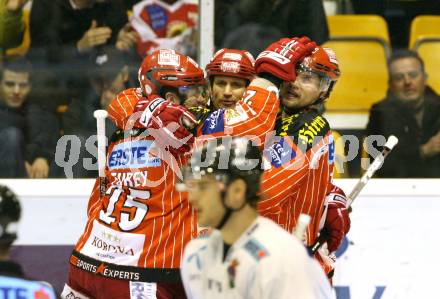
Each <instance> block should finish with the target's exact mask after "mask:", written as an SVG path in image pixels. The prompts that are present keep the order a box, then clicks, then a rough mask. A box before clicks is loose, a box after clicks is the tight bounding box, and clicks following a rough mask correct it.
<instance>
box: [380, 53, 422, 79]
mask: <svg viewBox="0 0 440 299" xmlns="http://www.w3.org/2000/svg"><path fill="white" fill-rule="evenodd" d="M404 58H415V59H417V61H418V62H419V63H420V67H421V70H422V72H423V73H425V63H424V62H423V60H422V58H421V57H420V56H419V54H418V53H417V52H415V51H413V50H408V49H399V50H396V51H394V52H393V54H392V55H391V57H390V58H389V59H388V73H389V74H391V65H392V64H393V63H394V62H395V61H397V60H400V59H404Z"/></svg>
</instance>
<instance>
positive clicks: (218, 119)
mask: <svg viewBox="0 0 440 299" xmlns="http://www.w3.org/2000/svg"><path fill="white" fill-rule="evenodd" d="M224 115H225V110H223V109H220V110H216V111H214V112H212V113H211V114H210V115H209V116H208V118H207V119H206V120H205V122H204V123H203V127H202V133H203V135H207V134H213V133H217V132H223V131H224V128H225V120H224Z"/></svg>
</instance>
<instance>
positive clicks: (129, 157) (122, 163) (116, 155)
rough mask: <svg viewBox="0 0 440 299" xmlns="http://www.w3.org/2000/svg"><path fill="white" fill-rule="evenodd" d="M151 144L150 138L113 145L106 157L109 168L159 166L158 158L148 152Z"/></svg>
mask: <svg viewBox="0 0 440 299" xmlns="http://www.w3.org/2000/svg"><path fill="white" fill-rule="evenodd" d="M152 146H153V141H152V140H139V141H127V142H122V143H119V144H117V145H115V146H114V147H113V149H112V152H111V153H110V155H109V158H108V167H109V169H110V170H115V169H130V168H131V169H133V168H144V167H158V166H160V165H161V160H160V158H159V157H154V156H152V155H151V154H150V149H151V147H152Z"/></svg>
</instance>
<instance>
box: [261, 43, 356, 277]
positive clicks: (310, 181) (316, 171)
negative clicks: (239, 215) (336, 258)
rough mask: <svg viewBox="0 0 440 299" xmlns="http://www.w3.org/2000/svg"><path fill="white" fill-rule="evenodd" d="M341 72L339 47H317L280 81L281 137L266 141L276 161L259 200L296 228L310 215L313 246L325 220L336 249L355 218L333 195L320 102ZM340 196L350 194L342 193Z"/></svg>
mask: <svg viewBox="0 0 440 299" xmlns="http://www.w3.org/2000/svg"><path fill="white" fill-rule="evenodd" d="M257 62H258V58H257ZM257 67H258V66H257ZM339 75H340V71H339V66H338V61H337V59H336V56H335V54H334V52H333V51H332V50H331V49H328V48H322V47H316V48H315V50H314V51H313V53H312V54H311V55H310V56H308V57H306V58H305V59H304V60H303V61H302V62H301V63H299V64H298V65H297V76H296V80H286V81H284V82H283V83H282V84H281V89H280V99H281V105H282V112H281V115H280V117H279V118H278V119H277V122H276V125H275V131H276V134H275V135H276V137H274V138H273V140H272V141H270V140H266V145H267V147H266V148H265V150H266V155H267V157H268V159H269V160H270V161H271V167H270V169H269V170H267V171H266V172H265V173H264V176H263V182H262V190H263V192H264V195H265V197H266V198H265V199H263V200H262V201H261V202H259V205H258V209H259V212H260V213H261V214H262V215H264V216H266V217H268V218H270V219H272V220H274V221H275V222H277V223H278V224H280V225H281V226H282V227H284V228H285V229H286V230H288V231H291V232H292V231H293V229H294V228H295V226H296V225H297V220H298V218H299V215H300V214H301V213H304V214H308V215H310V216H311V222H310V225H309V226H308V228H307V230H306V234H305V236H304V238H305V243H306V245H308V246H310V245H311V244H313V243H314V241H315V240H316V238H317V237H318V233H319V231H320V230H321V229H322V228H323V225H322V224H321V223H324V226H325V227H326V228H327V229H328V231H329V232H330V235H331V238H330V240H329V245H330V249H331V250H336V248H337V247H338V246H339V245H340V242H341V241H342V238H341V235H342V237H343V235H345V234H346V233H347V232H348V229H349V224H350V222H349V218H348V213H347V212H346V207H345V202H343V201H340V200H338V201H335V200H333V199H334V198H335V195H334V193H335V192H336V189H333V187H334V186H333V185H332V184H331V180H332V173H333V162H334V141H333V137H332V135H331V131H330V125H329V123H328V122H327V120H326V119H325V118H324V117H323V116H322V115H320V114H319V113H318V112H317V110H316V105H317V104H319V103H322V102H323V101H324V100H325V99H326V98H327V97H328V96H329V94H330V92H331V90H332V88H333V86H334V84H335V83H336V81H337V79H338V77H339ZM338 190H339V189H338ZM338 192H339V191H338ZM341 192H342V191H341ZM341 192H339V193H341ZM339 197H340V198H345V196H344V197H343V196H342V194H341V195H340V196H339ZM326 217H327V220H326ZM316 256H317V258H318V260H319V261H320V262H321V264H322V265H323V267H324V270H325V271H326V272H327V273H329V272H331V271H332V268H333V265H332V264H330V263H325V262H324V261H323V258H322V257H321V255H319V254H317V255H316ZM326 258H327V257H326Z"/></svg>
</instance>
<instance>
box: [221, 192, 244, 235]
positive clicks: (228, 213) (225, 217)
mask: <svg viewBox="0 0 440 299" xmlns="http://www.w3.org/2000/svg"><path fill="white" fill-rule="evenodd" d="M226 188H227V187H226ZM221 196H222V205H223V207H224V208H225V213H224V214H223V217H222V219H221V220H220V223H219V224H217V226H216V227H215V228H216V229H218V230H220V229H222V227H223V226H224V225H225V224H226V222H228V220H229V218H231V215H232V212H237V211H240V210H241V209H243V208H244V207H245V206H246V204H247V201H245V202H244V203H243V204H242V205H241V207H238V208H237V209H231V208H230V207H228V206H226V204H225V198H226V192H225V191H223V192H222V194H221Z"/></svg>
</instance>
